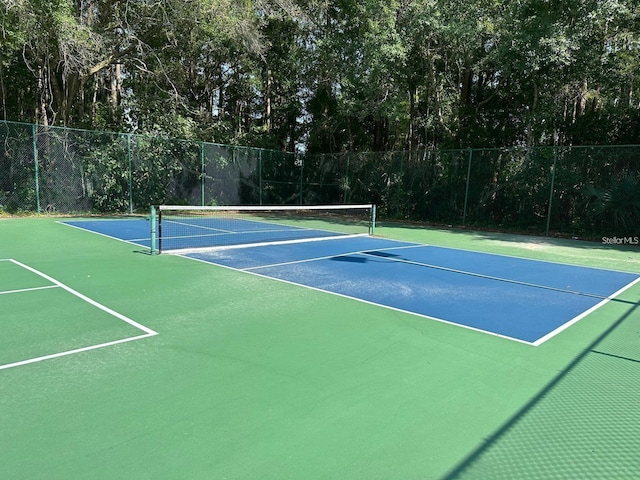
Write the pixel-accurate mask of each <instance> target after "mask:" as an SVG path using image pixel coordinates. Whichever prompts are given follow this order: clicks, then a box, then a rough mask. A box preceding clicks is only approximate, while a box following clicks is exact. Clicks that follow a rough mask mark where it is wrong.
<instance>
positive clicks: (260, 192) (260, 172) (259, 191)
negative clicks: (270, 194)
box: [258, 149, 262, 205]
mask: <svg viewBox="0 0 640 480" xmlns="http://www.w3.org/2000/svg"><path fill="white" fill-rule="evenodd" d="M258 198H259V202H258V203H259V204H260V205H262V149H260V150H258Z"/></svg>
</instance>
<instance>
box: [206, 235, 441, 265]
mask: <svg viewBox="0 0 640 480" xmlns="http://www.w3.org/2000/svg"><path fill="white" fill-rule="evenodd" d="M358 236H362V235H358ZM334 238H335V239H336V240H338V239H340V240H343V239H344V238H345V237H330V238H328V239H323V238H320V239H318V240H333V239H334ZM304 241H305V239H303V240H300V241H299V242H298V243H303V242H304ZM274 243H275V242H265V243H264V244H263V245H255V244H254V246H269V245H272V244H274ZM282 243H285V242H282ZM427 246H428V245H402V246H400V247H386V248H379V249H377V250H379V251H382V250H385V251H386V250H398V249H401V248H416V247H427ZM368 251H371V249H368V250H356V251H353V252H346V253H338V254H333V255H325V256H322V257H311V258H303V259H301V260H291V261H289V262H279V263H270V264H268V265H256V266H254V267H245V268H239V269H238V270H241V271H243V272H246V271H249V270H259V269H261V268H271V267H282V266H286V265H296V264H300V263H307V262H315V261H316V260H329V259H331V258H336V257H348V256H350V255H360V254H364V253H365V252H368ZM194 253H195V252H194ZM216 265H217V264H216Z"/></svg>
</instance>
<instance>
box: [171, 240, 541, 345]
mask: <svg viewBox="0 0 640 480" xmlns="http://www.w3.org/2000/svg"><path fill="white" fill-rule="evenodd" d="M394 248H395V247H394ZM177 256H179V257H182V258H186V259H188V260H194V261H196V262H201V263H206V264H208V265H215V266H217V267H222V268H226V269H228V270H233V271H236V272H241V273H247V274H249V275H255V276H256V277H260V278H266V279H268V280H275V281H277V282H282V283H286V284H289V285H295V286H296V287H303V288H307V289H309V290H314V291H316V292H322V293H328V294H330V295H335V296H337V297H342V298H346V299H349V300H355V301H357V302H360V303H365V304H367V305H373V306H375V307H382V308H385V309H387V310H393V311H395V312H400V313H405V314H408V315H413V316H416V317H420V318H426V319H427V320H435V321H436V322H440V323H446V324H447V325H453V326H455V327H461V328H464V329H467V330H473V331H475V332H480V333H484V334H487V335H491V336H493V337H500V338H504V339H506V340H511V341H514V342H518V343H524V344H525V345H534V343H532V342H528V341H526V340H522V339H520V338H516V337H511V336H509V335H503V334H501V333H497V332H493V331H491V330H483V329H481V328H477V327H473V326H470V325H465V324H463V323H457V322H454V321H451V320H445V319H443V318H439V317H434V316H430V315H425V314H423V313H418V312H414V311H411V310H404V309H402V308H398V307H393V306H391V305H385V304H383V303H376V302H372V301H370V300H365V299H363V298H359V297H354V296H351V295H346V294H344V293H339V292H334V291H331V290H325V289H323V288H320V287H314V286H311V285H306V284H304V283H297V282H294V281H291V280H285V279H282V278H278V277H271V276H269V275H265V274H262V273H258V272H253V271H250V270H242V269H239V268H235V267H230V266H228V265H223V264H220V263H215V262H213V261H211V260H204V259H202V258H196V257H191V256H189V255H182V254H180V255H177ZM334 256H335V255H334Z"/></svg>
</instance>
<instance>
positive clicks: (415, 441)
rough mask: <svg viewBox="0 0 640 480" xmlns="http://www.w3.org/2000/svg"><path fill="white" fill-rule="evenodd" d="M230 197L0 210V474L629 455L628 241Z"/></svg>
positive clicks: (511, 462) (392, 470) (635, 343)
mask: <svg viewBox="0 0 640 480" xmlns="http://www.w3.org/2000/svg"><path fill="white" fill-rule="evenodd" d="M235 213H243V212H234V217H233V218H232V219H225V220H224V221H222V220H220V218H217V217H216V218H215V219H213V220H209V219H208V218H207V216H206V215H205V214H204V213H203V212H200V211H192V212H190V215H189V216H187V215H185V216H180V218H178V216H177V215H176V216H175V217H173V216H171V215H170V214H169V213H166V214H165V219H164V220H163V221H162V222H161V224H160V226H159V230H160V231H158V232H157V235H158V237H159V238H158V243H159V244H160V245H161V252H162V253H161V254H159V255H151V254H150V253H151V252H150V248H151V247H152V245H154V241H155V240H154V233H155V232H154V233H151V232H152V230H154V229H152V228H151V226H152V225H153V217H152V220H151V221H150V220H149V219H147V218H143V217H133V218H115V219H114V218H111V219H105V218H87V219H79V218H68V219H65V218H18V219H1V220H0V234H1V235H2V239H3V242H2V246H1V247H0V248H1V250H0V259H2V261H0V307H1V308H2V311H3V312H5V314H4V315H3V322H2V326H0V329H2V336H1V337H2V338H3V340H2V341H0V345H1V346H2V348H1V350H0V377H2V382H1V384H2V385H3V387H2V388H3V395H2V397H1V400H0V402H1V403H0V411H1V412H2V413H1V414H2V420H3V422H2V423H3V425H4V426H3V430H4V434H3V435H2V437H1V439H0V447H1V450H2V451H3V452H4V453H5V454H4V455H3V457H4V459H5V460H3V462H0V475H1V476H2V477H3V478H43V479H44V478H85V477H86V478H123V477H129V478H238V479H240V478H368V479H369V478H380V479H386V478H391V479H395V478H398V479H422V478H433V479H445V478H550V477H555V478H629V479H631V478H638V476H639V475H640V460H638V458H637V455H636V452H637V451H638V449H640V413H639V410H640V409H638V408H637V405H638V401H640V396H639V395H640V394H639V393H638V392H640V350H639V345H640V308H638V307H639V305H640V283H639V282H640V255H639V254H640V251H638V249H637V247H631V246H627V247H625V246H611V245H600V244H597V243H588V242H580V241H567V240H554V239H549V238H544V239H540V238H534V237H524V236H515V235H501V234H486V233H484V234H481V233H474V232H468V231H457V230H441V229H428V228H416V227H415V226H401V225H385V224H381V225H380V224H378V225H376V229H375V235H370V234H371V233H372V231H371V230H372V229H371V226H369V228H368V229H365V230H362V228H361V227H362V225H360V226H358V227H357V228H356V227H354V225H351V220H353V216H349V217H347V218H346V219H343V218H340V219H338V218H337V217H335V216H333V215H329V214H326V212H323V213H322V214H320V213H314V214H313V215H311V216H310V217H309V218H306V219H305V218H303V217H302V216H299V215H298V213H296V215H295V216H292V215H289V216H285V217H277V218H276V216H275V214H274V212H270V213H269V214H261V215H258V216H254V217H252V218H247V215H244V214H243V215H235ZM355 223H362V222H360V221H356V222H355ZM171 224H176V225H180V230H171V228H172V227H171ZM336 224H338V225H339V226H338V228H333V226H335V225H336Z"/></svg>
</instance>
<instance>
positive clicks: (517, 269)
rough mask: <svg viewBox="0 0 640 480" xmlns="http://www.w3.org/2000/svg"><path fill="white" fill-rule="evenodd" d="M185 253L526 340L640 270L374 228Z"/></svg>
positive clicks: (134, 223)
mask: <svg viewBox="0 0 640 480" xmlns="http://www.w3.org/2000/svg"><path fill="white" fill-rule="evenodd" d="M67 223H70V224H72V225H74V226H76V227H79V228H85V229H87V230H91V231H94V232H98V233H101V234H103V235H108V236H110V237H114V238H119V239H121V240H125V241H129V242H132V243H137V244H139V245H144V246H148V245H149V241H148V239H146V238H144V236H145V235H146V236H147V237H148V232H149V223H148V222H145V221H143V220H106V221H105V220H92V221H74V222H67ZM145 242H146V243H145ZM187 256H188V257H190V258H194V259H198V260H202V261H206V262H209V263H212V264H216V265H222V266H225V267H229V268H233V269H238V270H243V271H249V272H252V273H254V274H259V275H263V276H266V277H269V278H274V279H279V280H283V281H287V282H291V283H295V284H299V285H303V286H307V287H311V288H315V289H319V290H323V291H326V292H330V293H334V294H339V295H344V296H347V297H351V298H354V299H357V300H361V301H365V302H369V303H373V304H376V305H380V306H383V307H387V308H392V309H396V310H401V311H404V312H408V313H413V314H417V315H421V316H425V317H429V318H435V319H438V320H441V321H446V322H449V323H453V324H457V325H463V326H466V327H470V328H474V329H477V330H481V331H484V332H487V333H492V334H497V335H501V336H504V337H508V338H512V339H515V340H519V341H523V342H527V343H536V342H537V341H539V340H540V339H542V338H543V337H546V336H547V335H549V334H550V333H551V332H554V331H557V330H558V329H560V328H561V327H562V326H563V325H565V324H567V323H568V322H571V321H572V320H574V319H575V318H577V317H579V316H580V315H582V314H583V313H584V312H586V311H587V310H589V309H591V308H592V307H594V306H596V305H598V304H599V303H601V302H602V301H603V298H605V297H608V296H610V295H612V294H614V293H615V292H617V291H619V290H620V289H622V288H624V287H626V286H627V285H629V284H630V283H632V282H634V281H636V280H637V279H638V278H639V276H638V275H636V274H631V273H624V272H616V271H610V270H603V269H596V268H588V267H580V266H572V265H565V264H560V263H553V262H544V261H537V260H529V259H522V258H515V257H508V256H502V255H495V254H486V253H478V252H471V251H466V250H458V249H451V248H445V247H436V246H429V245H418V244H413V243H407V242H398V241H394V240H387V239H382V238H375V237H357V238H347V239H339V240H326V241H320V242H315V241H309V242H303V243H291V244H280V245H278V244H276V245H266V246H259V247H255V246H254V247H247V248H233V249H228V250H214V251H206V252H194V253H190V254H188V255H187Z"/></svg>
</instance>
